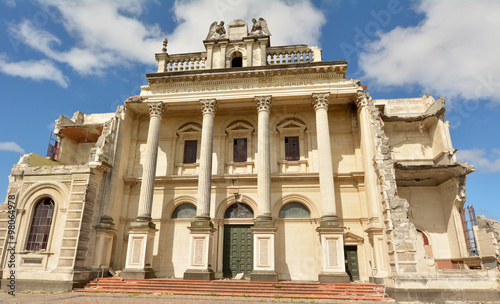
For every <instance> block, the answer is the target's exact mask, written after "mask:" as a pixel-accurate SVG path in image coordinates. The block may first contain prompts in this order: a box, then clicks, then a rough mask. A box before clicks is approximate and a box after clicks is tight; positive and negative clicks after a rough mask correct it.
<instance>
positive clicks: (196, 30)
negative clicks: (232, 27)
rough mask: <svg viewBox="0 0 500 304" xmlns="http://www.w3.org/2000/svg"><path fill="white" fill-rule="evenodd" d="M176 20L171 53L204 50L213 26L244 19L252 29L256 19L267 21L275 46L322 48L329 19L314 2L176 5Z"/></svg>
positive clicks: (205, 0) (225, 0) (238, 0)
mask: <svg viewBox="0 0 500 304" xmlns="http://www.w3.org/2000/svg"><path fill="white" fill-rule="evenodd" d="M173 13H174V18H175V21H176V22H177V23H178V24H179V25H178V26H177V27H176V28H175V30H174V31H173V32H172V33H170V34H169V35H168V40H169V47H168V52H169V53H182V52H196V51H202V50H204V46H203V42H202V41H203V40H204V39H205V38H206V36H207V33H208V29H209V27H210V24H211V23H212V22H214V21H216V20H217V21H224V22H225V23H226V25H227V24H229V23H230V22H231V21H233V20H235V19H242V20H244V21H246V22H247V23H249V27H250V28H251V26H252V21H251V20H252V18H257V19H258V18H260V17H262V18H264V19H266V21H267V23H268V28H269V30H270V32H271V34H272V36H271V44H272V45H285V44H309V45H318V43H319V42H318V40H319V37H320V35H321V27H322V26H323V25H324V24H325V22H326V20H325V16H324V15H323V13H322V12H321V11H320V10H319V9H317V8H316V7H314V5H313V4H312V3H311V2H310V1H306V0H303V1H302V0H297V1H268V0H254V1H246V0H195V1H180V0H177V1H176V2H175V4H174V9H173Z"/></svg>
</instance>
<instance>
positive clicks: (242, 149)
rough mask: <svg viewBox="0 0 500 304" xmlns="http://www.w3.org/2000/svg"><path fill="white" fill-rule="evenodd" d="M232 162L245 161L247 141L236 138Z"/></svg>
mask: <svg viewBox="0 0 500 304" xmlns="http://www.w3.org/2000/svg"><path fill="white" fill-rule="evenodd" d="M233 151H234V152H233V161H234V162H235V163H241V162H246V161H247V139H246V138H238V139H235V140H234V150H233Z"/></svg>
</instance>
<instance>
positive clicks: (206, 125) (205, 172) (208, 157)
mask: <svg viewBox="0 0 500 304" xmlns="http://www.w3.org/2000/svg"><path fill="white" fill-rule="evenodd" d="M200 104H201V111H202V113H203V125H202V129H201V149H200V175H199V179H198V206H197V211H196V221H210V195H211V189H212V150H213V133H214V116H215V111H216V110H217V101H216V100H215V99H202V100H200Z"/></svg>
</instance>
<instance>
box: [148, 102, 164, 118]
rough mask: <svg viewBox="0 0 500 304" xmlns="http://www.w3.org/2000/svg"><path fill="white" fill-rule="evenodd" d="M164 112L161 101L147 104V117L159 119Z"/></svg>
mask: <svg viewBox="0 0 500 304" xmlns="http://www.w3.org/2000/svg"><path fill="white" fill-rule="evenodd" d="M164 111H165V106H164V105H163V101H159V102H152V103H149V117H153V116H158V117H160V118H161V117H162V116H163V112H164Z"/></svg>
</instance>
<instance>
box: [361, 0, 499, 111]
mask: <svg viewBox="0 0 500 304" xmlns="http://www.w3.org/2000/svg"><path fill="white" fill-rule="evenodd" d="M417 11H418V12H420V13H423V14H425V18H424V20H423V21H422V22H421V23H420V24H418V25H417V26H413V27H407V28H401V27H397V28H395V29H394V30H392V31H390V32H388V33H379V39H378V40H376V41H374V42H372V43H369V44H368V45H366V46H365V49H364V51H363V52H362V53H361V54H360V59H359V66H360V69H362V71H363V72H364V73H365V77H367V78H368V79H369V80H372V81H374V82H375V84H376V85H380V86H407V85H415V84H417V85H419V86H421V87H422V88H423V89H424V90H425V91H430V92H433V93H436V94H439V95H444V96H447V97H462V98H466V99H476V98H487V99H493V100H494V101H496V102H500V56H498V54H500V35H499V34H498V29H499V28H500V18H499V16H500V2H498V1H495V0H481V1H459V2H457V1H433V0H423V1H422V2H421V3H420V4H419V5H418V6H417Z"/></svg>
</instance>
